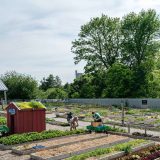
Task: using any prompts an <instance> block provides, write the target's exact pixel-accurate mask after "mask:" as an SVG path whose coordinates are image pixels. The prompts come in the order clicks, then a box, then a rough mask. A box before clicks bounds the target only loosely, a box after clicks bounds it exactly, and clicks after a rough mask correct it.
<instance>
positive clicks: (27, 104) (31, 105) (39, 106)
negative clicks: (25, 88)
mask: <svg viewBox="0 0 160 160" xmlns="http://www.w3.org/2000/svg"><path fill="white" fill-rule="evenodd" d="M16 105H17V107H18V108H19V109H46V107H45V106H44V105H43V104H42V103H40V102H36V101H32V102H19V103H16Z"/></svg>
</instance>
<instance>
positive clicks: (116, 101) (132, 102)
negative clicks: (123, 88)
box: [66, 98, 160, 109]
mask: <svg viewBox="0 0 160 160" xmlns="http://www.w3.org/2000/svg"><path fill="white" fill-rule="evenodd" d="M66 102H68V103H78V104H94V105H102V106H110V105H117V106H120V105H122V104H123V105H126V106H128V107H131V108H151V109H160V99H153V98H143V99H141V98H133V99H132V98H104V99H68V100H67V101H66Z"/></svg>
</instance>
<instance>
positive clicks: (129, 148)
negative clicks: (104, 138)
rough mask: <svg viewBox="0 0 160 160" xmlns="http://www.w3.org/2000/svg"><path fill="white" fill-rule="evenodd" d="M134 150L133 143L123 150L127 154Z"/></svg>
mask: <svg viewBox="0 0 160 160" xmlns="http://www.w3.org/2000/svg"><path fill="white" fill-rule="evenodd" d="M131 150H132V147H131V145H128V146H125V147H124V149H123V150H122V151H124V152H125V153H126V154H129V153H130V152H131Z"/></svg>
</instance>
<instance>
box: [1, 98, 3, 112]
mask: <svg viewBox="0 0 160 160" xmlns="http://www.w3.org/2000/svg"><path fill="white" fill-rule="evenodd" d="M1 104H2V110H3V98H1Z"/></svg>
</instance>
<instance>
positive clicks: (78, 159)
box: [67, 139, 147, 160]
mask: <svg viewBox="0 0 160 160" xmlns="http://www.w3.org/2000/svg"><path fill="white" fill-rule="evenodd" d="M146 142H147V141H146V140H142V139H138V140H133V141H129V142H125V143H123V144H117V145H114V146H112V147H110V148H98V149H95V150H93V151H90V152H86V153H84V154H80V155H76V156H72V157H70V158H68V159H67V160H85V159H87V158H90V157H98V156H102V155H107V154H109V153H113V152H117V151H124V152H125V153H126V154H128V153H130V152H131V149H132V148H133V147H136V146H138V145H140V144H142V143H146Z"/></svg>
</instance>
